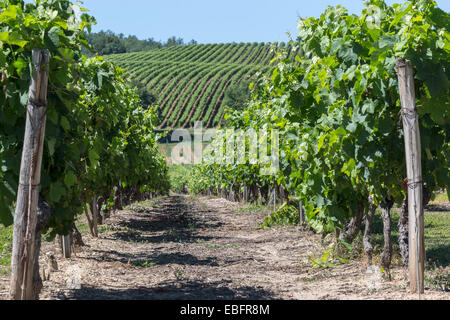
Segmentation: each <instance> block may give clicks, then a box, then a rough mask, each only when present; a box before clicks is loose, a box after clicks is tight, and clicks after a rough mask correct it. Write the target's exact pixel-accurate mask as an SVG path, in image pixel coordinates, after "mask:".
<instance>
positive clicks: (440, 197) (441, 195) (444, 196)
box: [430, 192, 449, 204]
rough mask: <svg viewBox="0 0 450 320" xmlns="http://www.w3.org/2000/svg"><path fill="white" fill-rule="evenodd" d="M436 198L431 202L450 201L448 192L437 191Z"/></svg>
mask: <svg viewBox="0 0 450 320" xmlns="http://www.w3.org/2000/svg"><path fill="white" fill-rule="evenodd" d="M433 196H434V199H433V200H431V201H430V203H431V204H439V203H443V202H449V200H448V195H447V192H443V193H435V194H434V195H433Z"/></svg>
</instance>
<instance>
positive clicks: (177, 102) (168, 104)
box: [106, 43, 295, 129]
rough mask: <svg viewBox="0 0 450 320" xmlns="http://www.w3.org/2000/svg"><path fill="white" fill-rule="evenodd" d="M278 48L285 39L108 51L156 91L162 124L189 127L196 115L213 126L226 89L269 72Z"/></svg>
mask: <svg viewBox="0 0 450 320" xmlns="http://www.w3.org/2000/svg"><path fill="white" fill-rule="evenodd" d="M280 47H284V44H283V43H282V44H280V45H271V44H264V43H227V44H195V45H185V46H177V47H168V48H162V49H157V50H152V51H148V52H137V53H125V54H115V55H109V56H106V59H108V60H110V61H112V62H114V63H115V64H116V65H118V66H120V67H122V68H123V69H125V71H126V73H127V74H128V76H129V77H130V78H131V79H134V80H138V81H140V82H142V83H143V84H144V85H145V86H146V87H147V88H148V89H150V90H151V91H152V92H153V94H155V96H156V97H157V104H158V105H159V107H160V110H161V115H160V119H161V121H160V125H159V129H170V128H179V127H185V128H187V127H191V126H192V125H193V123H194V122H195V121H197V120H202V122H203V126H204V127H208V128H212V127H216V126H218V125H219V124H220V123H221V121H222V119H223V115H224V110H225V105H224V104H223V103H222V102H223V98H224V95H225V92H226V90H227V88H230V87H232V86H236V85H238V84H239V83H240V82H241V81H242V80H244V79H246V78H250V77H252V76H254V75H255V74H256V73H257V72H263V73H264V72H268V71H269V70H270V67H269V62H270V61H271V60H272V59H273V58H274V57H275V51H276V50H272V49H273V48H275V49H276V48H280ZM289 50H290V49H289ZM291 51H293V50H291ZM294 54H295V52H291V53H290V55H291V56H293V55H294Z"/></svg>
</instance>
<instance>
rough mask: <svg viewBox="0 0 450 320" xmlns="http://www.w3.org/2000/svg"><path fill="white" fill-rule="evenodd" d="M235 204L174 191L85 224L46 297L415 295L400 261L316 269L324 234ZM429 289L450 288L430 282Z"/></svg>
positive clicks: (438, 295) (430, 294)
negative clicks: (98, 226) (269, 223)
mask: <svg viewBox="0 0 450 320" xmlns="http://www.w3.org/2000/svg"><path fill="white" fill-rule="evenodd" d="M237 208H238V205H236V204H234V203H231V202H228V201H225V200H223V199H212V198H207V197H203V198H195V199H192V198H189V197H176V196H174V197H167V198H162V199H159V200H157V201H156V203H155V204H154V205H153V206H145V207H138V208H135V210H133V211H121V212H119V213H117V214H116V215H115V216H113V217H112V218H111V219H110V220H109V221H108V225H107V227H106V230H107V232H103V233H101V235H100V238H98V239H94V238H91V237H90V236H89V235H86V234H84V240H85V242H86V244H87V246H86V247H84V248H83V249H82V251H80V252H79V253H78V254H77V257H73V258H72V259H69V260H64V259H62V258H60V257H58V263H59V269H60V270H59V271H58V272H54V273H52V274H51V278H50V280H49V281H45V282H44V289H43V292H42V295H41V299H211V300H213V299H283V300H285V299H298V300H301V299H415V298H417V296H413V295H410V294H408V293H407V283H406V281H405V274H404V271H403V270H402V269H395V270H393V281H391V282H385V281H383V280H382V279H381V278H379V277H378V274H375V275H373V274H372V275H370V274H369V275H367V274H366V267H365V266H364V265H363V264H361V263H359V262H352V263H350V264H347V265H344V266H341V267H338V268H333V269H327V270H317V269H314V268H313V267H312V266H311V263H310V262H309V260H308V257H309V256H311V255H312V254H314V253H317V252H318V251H320V250H323V249H322V247H321V245H320V244H319V243H318V240H319V236H318V235H314V234H312V233H310V232H305V231H301V230H300V228H298V227H275V228H268V229H256V227H257V226H258V223H259V222H261V221H262V219H263V218H264V214H263V213H254V212H253V213H248V212H242V211H241V210H237ZM137 211H139V212H137ZM51 250H53V251H55V246H54V244H51V243H50V244H45V246H44V248H43V250H42V252H43V256H44V255H45V253H46V252H48V251H51ZM367 279H369V280H367ZM368 281H369V282H368ZM370 285H372V286H375V287H376V286H378V289H377V290H374V289H369V287H370ZM425 298H426V299H450V294H449V293H445V292H439V291H434V290H427V293H426V295H425Z"/></svg>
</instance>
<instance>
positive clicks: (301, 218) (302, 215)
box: [298, 198, 305, 225]
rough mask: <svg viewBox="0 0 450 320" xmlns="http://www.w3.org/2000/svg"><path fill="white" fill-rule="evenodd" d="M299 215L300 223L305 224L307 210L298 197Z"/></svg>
mask: <svg viewBox="0 0 450 320" xmlns="http://www.w3.org/2000/svg"><path fill="white" fill-rule="evenodd" d="M298 217H299V224H300V225H303V224H304V223H305V210H303V203H302V201H301V200H300V198H299V199H298Z"/></svg>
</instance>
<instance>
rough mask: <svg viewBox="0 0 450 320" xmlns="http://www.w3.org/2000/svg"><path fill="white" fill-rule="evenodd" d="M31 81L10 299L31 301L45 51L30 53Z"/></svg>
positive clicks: (45, 80)
mask: <svg viewBox="0 0 450 320" xmlns="http://www.w3.org/2000/svg"><path fill="white" fill-rule="evenodd" d="M32 60H33V77H32V79H31V85H30V91H29V96H28V106H27V116H26V125H25V136H24V142H23V150H22V162H21V165H20V177H19V188H18V192H17V202H16V210H15V213H14V234H13V247H12V257H11V260H12V261H11V284H10V297H11V299H15V300H31V299H33V273H34V263H33V260H32V259H33V256H34V254H35V252H34V250H35V234H36V224H37V209H38V199H39V186H40V183H41V165H42V153H43V147H44V137H45V122H46V114H47V85H48V65H49V61H50V54H49V52H48V50H37V49H34V50H33V52H32Z"/></svg>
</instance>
